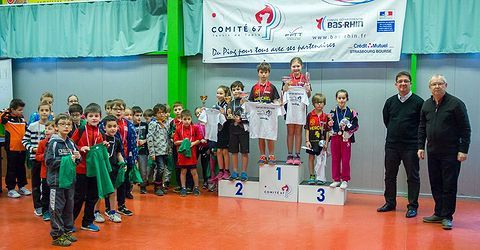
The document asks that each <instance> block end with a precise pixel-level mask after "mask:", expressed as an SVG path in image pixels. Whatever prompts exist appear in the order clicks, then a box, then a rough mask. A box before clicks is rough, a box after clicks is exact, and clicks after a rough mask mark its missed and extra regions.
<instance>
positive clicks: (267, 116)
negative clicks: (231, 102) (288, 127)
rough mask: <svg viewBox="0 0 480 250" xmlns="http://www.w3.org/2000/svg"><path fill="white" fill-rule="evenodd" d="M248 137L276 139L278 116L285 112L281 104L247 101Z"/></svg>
mask: <svg viewBox="0 0 480 250" xmlns="http://www.w3.org/2000/svg"><path fill="white" fill-rule="evenodd" d="M244 105H245V111H246V112H247V113H248V122H249V131H250V138H252V139H255V138H261V139H267V140H274V141H276V140H277V132H278V116H281V115H283V114H284V113H285V109H284V108H283V106H282V105H278V104H273V103H258V102H247V103H245V104H244Z"/></svg>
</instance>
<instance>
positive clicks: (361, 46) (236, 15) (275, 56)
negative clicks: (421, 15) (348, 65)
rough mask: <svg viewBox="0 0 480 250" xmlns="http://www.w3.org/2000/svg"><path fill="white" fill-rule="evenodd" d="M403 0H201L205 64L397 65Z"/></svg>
mask: <svg viewBox="0 0 480 250" xmlns="http://www.w3.org/2000/svg"><path fill="white" fill-rule="evenodd" d="M406 3H407V0H395V1H392V0H303V1H271V2H265V1H258V0H257V1H255V0H243V1H225V0H204V4H203V60H204V62H206V63H239V62H240V63H241V62H249V63H252V62H255V63H257V62H262V61H264V60H265V61H267V62H289V61H290V59H291V58H292V57H295V56H299V57H301V58H302V59H303V61H305V62H359V61H362V62H368V61H398V60H399V59H400V51H401V47H402V35H403V24H404V20H405V8H406Z"/></svg>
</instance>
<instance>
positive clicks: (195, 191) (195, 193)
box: [193, 187, 200, 196]
mask: <svg viewBox="0 0 480 250" xmlns="http://www.w3.org/2000/svg"><path fill="white" fill-rule="evenodd" d="M193 195H195V196H199V195H200V190H199V189H198V187H195V188H194V189H193Z"/></svg>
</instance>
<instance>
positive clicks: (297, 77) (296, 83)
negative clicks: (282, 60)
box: [282, 57, 312, 165]
mask: <svg viewBox="0 0 480 250" xmlns="http://www.w3.org/2000/svg"><path fill="white" fill-rule="evenodd" d="M302 67H303V62H302V59H301V58H300V57H294V58H292V60H290V70H291V72H290V74H289V75H288V76H287V77H284V78H283V79H282V82H283V85H282V96H283V95H284V94H287V93H288V92H293V91H295V92H296V93H295V95H294V96H293V95H292V96H289V95H286V97H284V100H283V101H284V103H286V104H285V110H286V111H287V114H286V115H285V123H286V124H287V150H288V156H287V164H293V165H300V164H301V163H302V161H301V160H300V148H301V146H302V126H304V125H305V120H306V114H307V112H306V111H307V105H308V98H310V95H311V93H312V87H311V86H310V79H308V74H303V73H302ZM292 87H296V88H295V90H294V88H292ZM298 87H300V88H303V89H304V90H302V89H299V88H298ZM298 97H300V98H298ZM285 98H287V99H286V100H285ZM302 101H303V102H302ZM289 103H290V107H289V108H288V109H287V104H289ZM294 142H295V154H293V143H294Z"/></svg>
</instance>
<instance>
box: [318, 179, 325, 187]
mask: <svg viewBox="0 0 480 250" xmlns="http://www.w3.org/2000/svg"><path fill="white" fill-rule="evenodd" d="M315 182H316V184H317V185H320V186H323V185H325V184H326V182H325V181H322V180H316V181H315Z"/></svg>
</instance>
